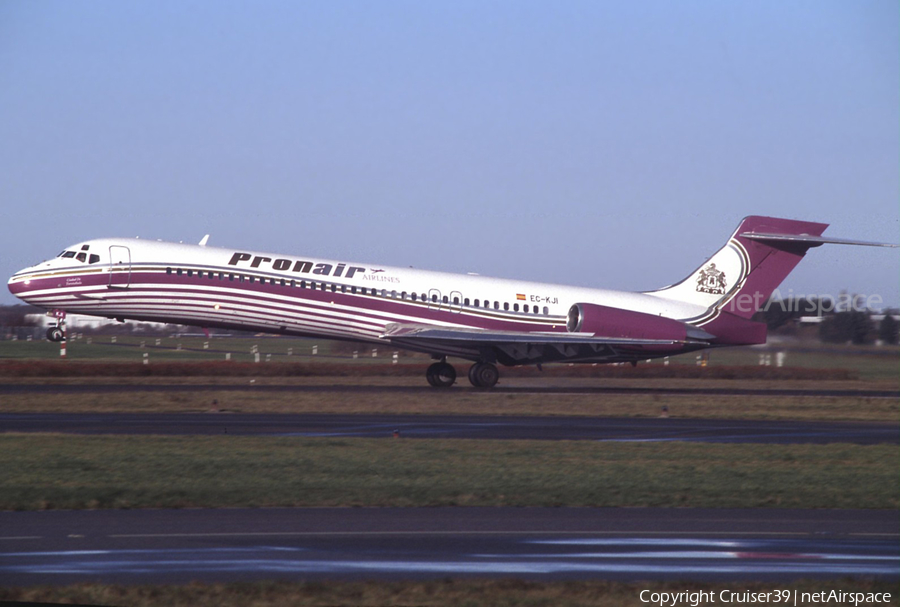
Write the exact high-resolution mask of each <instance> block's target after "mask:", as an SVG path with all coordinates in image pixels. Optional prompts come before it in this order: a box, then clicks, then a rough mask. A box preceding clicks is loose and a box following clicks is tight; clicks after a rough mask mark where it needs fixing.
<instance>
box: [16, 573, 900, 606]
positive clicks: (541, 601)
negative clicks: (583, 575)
mask: <svg viewBox="0 0 900 607" xmlns="http://www.w3.org/2000/svg"><path fill="white" fill-rule="evenodd" d="M644 590H646V591H648V594H645V595H644V597H645V598H647V597H648V596H649V595H650V594H652V593H662V592H668V593H678V592H698V591H704V592H711V593H713V596H714V597H715V599H716V603H715V604H718V603H719V602H720V601H719V599H720V597H721V594H720V593H721V592H722V591H734V592H738V593H743V592H745V591H747V592H752V593H764V592H772V591H773V590H796V591H797V597H798V600H797V603H796V604H797V605H803V606H816V605H821V604H822V602H813V601H811V600H803V598H804V593H807V594H813V593H818V592H825V593H828V592H831V591H832V590H835V591H837V592H854V593H857V592H861V593H879V594H882V593H889V594H890V595H891V599H890V601H889V602H887V603H882V602H879V603H877V604H878V605H884V606H894V607H896V606H897V605H898V598H897V596H898V593H897V584H896V582H889V581H873V580H856V579H842V580H800V581H792V582H790V583H784V582H782V583H765V584H763V583H759V582H738V583H730V584H728V583H721V582H719V583H712V584H698V583H692V582H640V583H618V582H602V581H572V582H551V583H545V582H526V581H521V580H487V581H485V580H449V579H447V580H437V581H427V582H376V581H368V582H256V583H233V584H189V585H183V586H112V585H109V586H107V585H100V584H79V585H77V586H69V587H62V588H31V589H15V588H7V589H2V588H0V601H3V600H7V601H34V602H62V601H65V602H77V603H81V604H96V605H132V606H134V607H156V606H161V607H163V606H164V607H246V606H248V605H252V606H254V607H276V606H277V607H280V606H283V605H294V606H304V607H305V606H309V607H325V606H345V605H346V606H350V605H352V606H355V607H389V606H398V607H399V606H410V605H421V606H423V607H480V606H482V605H485V606H489V607H496V606H501V607H597V606H598V605H602V606H603V607H634V606H636V605H645V604H650V605H652V604H653V603H642V602H641V599H640V596H641V592H642V591H644ZM726 596H727V595H726ZM807 598H808V597H807ZM681 604H682V605H690V602H682V603H681ZM699 604H701V605H706V604H714V603H712V602H710V601H703V602H700V603H699ZM761 604H774V603H772V602H771V601H770V602H764V603H761ZM782 604H784V603H782ZM789 604H793V602H791V603H789ZM830 604H835V603H830ZM848 604H852V603H848ZM861 604H866V603H861ZM867 604H873V603H867Z"/></svg>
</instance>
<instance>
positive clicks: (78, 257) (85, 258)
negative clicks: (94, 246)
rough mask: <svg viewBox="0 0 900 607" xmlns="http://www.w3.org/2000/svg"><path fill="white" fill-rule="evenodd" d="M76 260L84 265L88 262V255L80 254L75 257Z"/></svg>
mask: <svg viewBox="0 0 900 607" xmlns="http://www.w3.org/2000/svg"><path fill="white" fill-rule="evenodd" d="M75 259H77V260H78V261H80V262H81V263H84V262H86V261H87V253H79V254H78V255H76V256H75Z"/></svg>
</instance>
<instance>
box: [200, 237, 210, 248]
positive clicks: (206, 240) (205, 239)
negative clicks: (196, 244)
mask: <svg viewBox="0 0 900 607" xmlns="http://www.w3.org/2000/svg"><path fill="white" fill-rule="evenodd" d="M207 242H209V234H207V235H206V236H204V237H203V239H202V240H201V241H200V246H201V247H205V246H206V243H207Z"/></svg>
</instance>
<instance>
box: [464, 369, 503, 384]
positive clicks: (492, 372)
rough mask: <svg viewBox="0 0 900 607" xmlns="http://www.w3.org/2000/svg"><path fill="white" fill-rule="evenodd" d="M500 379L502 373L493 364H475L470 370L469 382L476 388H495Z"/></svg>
mask: <svg viewBox="0 0 900 607" xmlns="http://www.w3.org/2000/svg"><path fill="white" fill-rule="evenodd" d="M499 379H500V372H499V371H498V370H497V367H496V366H495V365H493V364H491V363H475V364H474V365H472V366H471V367H470V368H469V381H470V382H471V383H472V385H473V386H475V387H476V388H493V387H494V386H496V385H497V381H498V380H499Z"/></svg>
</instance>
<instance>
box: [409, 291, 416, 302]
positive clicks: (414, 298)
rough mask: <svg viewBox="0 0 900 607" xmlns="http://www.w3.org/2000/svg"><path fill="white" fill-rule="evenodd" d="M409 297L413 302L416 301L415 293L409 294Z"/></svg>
mask: <svg viewBox="0 0 900 607" xmlns="http://www.w3.org/2000/svg"><path fill="white" fill-rule="evenodd" d="M409 296H410V298H411V299H412V300H413V301H416V294H415V293H410V294H409Z"/></svg>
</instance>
